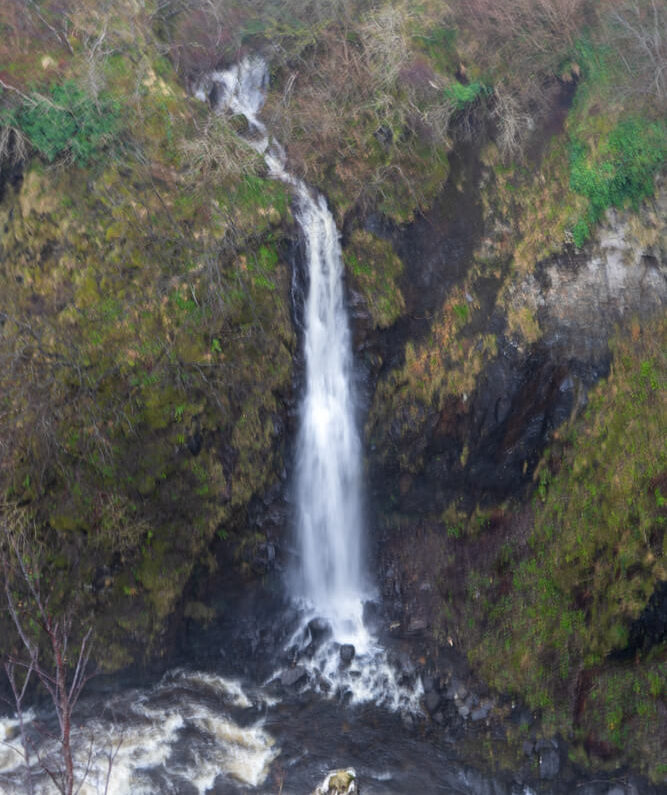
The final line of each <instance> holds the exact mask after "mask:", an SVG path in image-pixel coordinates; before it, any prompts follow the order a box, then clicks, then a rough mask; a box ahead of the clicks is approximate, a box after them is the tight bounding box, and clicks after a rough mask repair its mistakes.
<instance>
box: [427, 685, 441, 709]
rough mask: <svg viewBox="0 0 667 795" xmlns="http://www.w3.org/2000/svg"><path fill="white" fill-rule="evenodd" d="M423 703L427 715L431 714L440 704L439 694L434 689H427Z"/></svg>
mask: <svg viewBox="0 0 667 795" xmlns="http://www.w3.org/2000/svg"><path fill="white" fill-rule="evenodd" d="M424 705H425V706H426V709H427V710H428V713H429V715H433V713H434V712H435V711H436V710H437V709H438V707H439V706H440V694H439V693H437V692H436V691H435V690H431V691H429V692H428V693H427V694H426V698H425V699H424Z"/></svg>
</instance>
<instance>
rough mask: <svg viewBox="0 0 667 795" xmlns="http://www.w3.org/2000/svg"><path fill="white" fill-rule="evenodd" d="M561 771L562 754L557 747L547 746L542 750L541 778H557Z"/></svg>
mask: <svg viewBox="0 0 667 795" xmlns="http://www.w3.org/2000/svg"><path fill="white" fill-rule="evenodd" d="M559 771H560V756H559V755H558V751H556V749H555V748H547V749H545V750H544V751H540V778H541V779H546V780H549V779H553V778H556V776H557V775H558V773H559Z"/></svg>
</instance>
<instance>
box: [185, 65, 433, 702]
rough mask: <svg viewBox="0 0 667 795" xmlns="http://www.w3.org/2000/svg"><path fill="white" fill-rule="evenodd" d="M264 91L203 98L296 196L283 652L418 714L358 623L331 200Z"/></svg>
mask: <svg viewBox="0 0 667 795" xmlns="http://www.w3.org/2000/svg"><path fill="white" fill-rule="evenodd" d="M267 84H268V71H267V66H266V63H265V61H263V60H262V59H261V58H258V57H254V58H246V59H244V60H243V61H242V62H241V63H239V64H236V65H235V66H233V67H231V68H230V69H228V70H225V71H220V72H213V73H211V74H210V75H209V76H208V78H207V84H206V90H204V88H203V87H202V89H201V90H200V91H199V92H198V93H197V96H199V98H200V99H206V98H207V97H208V98H209V99H211V101H212V102H213V104H214V107H215V110H216V111H217V112H225V111H227V110H231V111H232V112H234V113H242V114H243V115H244V116H245V117H246V119H247V120H248V123H249V127H250V134H249V136H248V137H247V138H246V140H247V141H248V143H249V144H250V145H251V146H253V147H254V148H255V150H256V151H258V152H260V153H261V154H262V155H263V156H264V159H265V161H266V163H267V165H268V167H269V171H270V173H271V175H272V176H273V177H275V178H277V179H280V180H282V181H283V182H285V183H287V184H289V185H290V186H291V187H292V188H293V189H294V193H295V195H296V199H297V205H298V210H297V221H298V223H299V226H300V228H301V233H302V235H303V240H304V244H305V254H306V264H307V281H308V289H307V295H306V301H305V309H304V349H305V363H306V386H305V393H304V396H303V400H302V403H301V412H300V415H301V424H300V429H299V437H298V445H297V464H296V497H297V500H296V503H297V505H296V508H297V517H296V523H297V539H298V546H299V550H300V556H299V561H298V563H299V565H298V567H297V569H296V571H295V572H294V574H293V577H292V589H293V595H294V596H295V597H296V598H297V600H298V601H299V604H300V606H301V609H302V620H301V623H300V625H299V627H298V629H297V630H296V632H295V633H294V635H293V637H292V639H291V641H290V643H289V644H288V646H289V647H290V648H292V649H293V650H295V654H296V657H297V659H298V662H299V665H300V666H301V668H302V669H303V670H304V671H305V672H306V673H307V677H308V680H309V684H310V686H311V687H313V688H315V689H316V690H318V691H319V692H322V693H327V694H329V695H334V694H340V695H345V696H346V697H348V698H349V699H350V700H352V701H369V700H370V701H375V702H376V703H378V704H383V705H385V706H389V707H391V708H393V709H398V708H400V709H404V710H407V711H411V712H418V711H419V699H420V696H421V695H422V692H423V691H422V689H421V683H420V681H419V679H417V680H416V681H414V680H412V681H409V682H408V683H405V682H402V683H399V681H398V678H397V674H396V672H395V670H394V667H393V666H392V665H390V664H389V662H388V660H387V656H386V654H385V652H384V649H383V648H382V647H381V646H380V645H379V644H378V643H377V641H376V640H375V639H374V637H373V636H372V635H371V634H370V633H369V632H368V631H367V629H366V627H365V626H364V621H363V607H364V602H365V600H367V599H368V598H369V596H370V592H369V588H368V586H367V583H366V582H365V578H364V569H363V565H362V548H363V544H362V541H363V520H362V507H361V502H362V501H361V480H362V467H361V442H360V439H359V433H358V429H357V424H356V419H355V401H354V395H353V391H352V383H353V378H352V350H351V347H352V346H351V335H350V328H349V323H348V318H347V313H346V311H345V303H344V294H343V259H342V253H341V248H340V242H339V233H338V230H337V229H336V224H335V221H334V219H333V216H332V215H331V213H330V212H329V209H328V208H327V205H326V201H325V200H324V197H323V196H319V195H317V194H314V193H313V192H312V191H311V190H310V189H309V188H308V186H307V185H306V184H305V183H304V182H302V181H301V180H299V179H297V178H296V177H294V176H293V175H292V174H290V173H289V172H288V171H287V169H286V158H285V153H284V150H283V149H282V147H281V146H280V145H279V144H278V143H276V142H275V141H272V140H271V139H270V136H269V134H268V132H267V129H266V127H265V125H264V124H263V123H262V122H261V121H260V119H259V118H258V114H259V112H260V110H261V107H262V104H263V101H264V90H265V88H266V86H267ZM342 645H346V646H347V647H348V653H347V660H346V663H347V664H343V665H342V664H341V658H340V656H339V653H338V651H339V649H340V648H341V646H342ZM350 646H352V647H353V649H352V655H353V657H354V660H353V661H351V660H350V658H349V653H350ZM404 678H405V677H404Z"/></svg>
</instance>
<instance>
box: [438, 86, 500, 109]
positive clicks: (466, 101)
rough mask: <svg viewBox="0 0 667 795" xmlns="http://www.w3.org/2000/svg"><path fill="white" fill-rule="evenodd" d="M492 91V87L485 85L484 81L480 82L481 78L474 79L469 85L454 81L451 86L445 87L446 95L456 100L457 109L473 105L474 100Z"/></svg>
mask: <svg viewBox="0 0 667 795" xmlns="http://www.w3.org/2000/svg"><path fill="white" fill-rule="evenodd" d="M491 93H492V89H490V88H489V87H488V86H485V85H484V83H480V82H479V80H474V81H473V82H472V83H468V84H467V85H464V84H463V83H452V85H451V86H449V88H447V89H445V97H446V98H447V99H451V100H453V101H454V106H455V108H456V110H463V109H464V108H465V107H467V106H468V105H472V103H473V102H476V101H477V100H478V99H481V98H482V97H484V96H488V95H489V94H491Z"/></svg>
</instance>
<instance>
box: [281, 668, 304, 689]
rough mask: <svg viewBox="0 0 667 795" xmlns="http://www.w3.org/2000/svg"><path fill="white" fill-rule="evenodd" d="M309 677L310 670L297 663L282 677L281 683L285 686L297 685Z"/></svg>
mask: <svg viewBox="0 0 667 795" xmlns="http://www.w3.org/2000/svg"><path fill="white" fill-rule="evenodd" d="M307 678H308V671H306V669H305V668H304V667H303V666H302V665H297V666H295V667H294V668H288V669H287V670H286V671H284V672H283V673H282V675H281V677H280V683H281V684H282V686H283V687H295V686H296V685H299V684H302V683H303V682H305V680H306V679H307Z"/></svg>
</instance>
